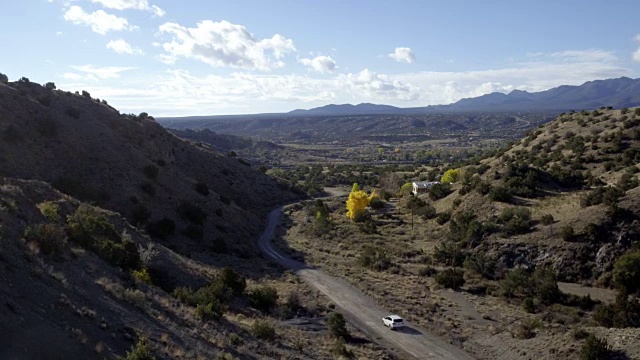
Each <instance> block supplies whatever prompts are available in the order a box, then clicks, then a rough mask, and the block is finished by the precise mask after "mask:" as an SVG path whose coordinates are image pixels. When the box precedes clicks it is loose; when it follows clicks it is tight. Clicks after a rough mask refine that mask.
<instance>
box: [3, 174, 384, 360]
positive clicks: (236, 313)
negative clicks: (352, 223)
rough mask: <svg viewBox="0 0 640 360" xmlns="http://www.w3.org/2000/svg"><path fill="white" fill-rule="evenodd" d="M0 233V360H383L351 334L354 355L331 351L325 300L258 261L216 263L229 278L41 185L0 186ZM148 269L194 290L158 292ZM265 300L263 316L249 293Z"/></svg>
mask: <svg viewBox="0 0 640 360" xmlns="http://www.w3.org/2000/svg"><path fill="white" fill-rule="evenodd" d="M0 224H1V225H0V281H1V282H2V284H4V286H3V287H2V288H1V289H0V301H1V302H2V304H3V306H2V308H1V309H0V321H1V322H2V324H3V326H2V327H0V358H2V359H68V358H82V359H90V358H101V359H103V358H104V359H113V358H117V356H125V355H127V354H129V356H128V357H127V359H151V358H156V359H229V360H231V359H274V358H287V359H307V358H314V359H331V358H333V357H334V354H340V353H347V354H353V355H354V356H358V357H360V358H387V357H386V355H385V352H384V350H383V349H381V348H380V347H378V346H376V345H373V344H371V343H370V342H369V341H368V340H366V339H365V338H363V335H362V334H359V333H358V332H357V331H356V330H355V329H351V328H349V330H350V332H351V334H352V339H354V340H356V341H357V342H355V343H354V344H355V345H347V347H345V345H341V347H340V346H338V345H340V344H339V343H336V342H335V340H333V339H332V337H331V336H330V335H329V333H328V331H327V325H326V319H327V316H328V315H330V314H331V309H329V308H328V307H326V304H328V301H327V300H325V299H322V298H318V296H317V295H316V294H315V293H314V292H313V291H311V290H310V289H309V288H307V287H306V286H305V285H304V284H302V283H300V281H299V280H298V279H297V278H296V277H295V276H293V275H292V274H288V273H283V272H282V271H281V270H280V269H278V268H276V267H271V266H269V265H268V264H267V263H265V262H263V261H262V260H260V259H252V260H243V262H242V265H238V262H237V261H236V262H233V259H232V258H231V257H228V258H227V259H226V261H227V262H229V263H230V264H231V265H236V266H235V268H236V271H229V270H221V269H219V268H215V267H212V266H210V265H208V264H207V263H206V262H200V261H194V260H191V259H189V258H187V257H184V256H182V255H180V254H178V253H175V252H173V251H171V250H169V249H167V248H166V247H164V246H162V245H158V244H156V243H154V241H153V240H152V239H151V238H149V237H148V236H146V235H145V234H143V233H141V232H140V231H139V230H138V229H137V228H135V227H133V226H131V225H130V224H128V223H127V222H126V220H125V219H124V218H122V217H121V216H120V215H119V214H118V213H114V212H111V211H108V210H103V209H100V208H96V207H93V206H91V205H88V204H86V203H82V202H80V201H78V200H76V199H73V198H71V197H69V196H66V195H64V194H61V193H60V192H58V191H56V190H55V189H53V188H51V186H50V185H48V184H46V183H43V182H40V181H33V180H31V181H27V180H12V179H7V178H0ZM151 269H164V270H165V271H166V272H167V273H169V274H174V275H177V274H179V273H183V274H184V275H185V276H191V277H197V278H199V279H201V280H200V282H199V284H198V285H194V286H193V289H197V288H200V287H202V288H201V290H200V291H199V292H197V293H196V294H195V295H189V290H188V289H187V288H186V287H182V288H180V289H182V290H180V291H174V292H166V291H164V290H162V288H161V287H158V286H156V284H157V282H159V281H160V280H161V279H160V278H159V276H160V275H158V274H157V272H153V271H149V272H148V270H151ZM149 273H151V274H150V275H149ZM244 279H246V280H244ZM252 279H258V280H252ZM207 284H209V285H207ZM245 284H246V285H245ZM185 285H186V284H185ZM220 287H222V288H220ZM202 289H205V290H202ZM216 289H217V290H216ZM269 291H271V292H274V293H275V294H277V296H276V297H275V298H272V299H274V300H275V302H274V303H269V304H268V305H269V306H266V305H265V304H266V302H265V301H264V300H263V301H262V302H260V301H259V300H257V299H265V298H269V297H259V296H258V295H256V294H265V293H269ZM298 324H300V325H298ZM143 339H146V340H143ZM142 344H146V345H142ZM136 349H137V350H136ZM336 349H337V350H336ZM133 354H137V355H135V356H134V355H133ZM143 354H149V355H150V357H143V356H141V355H143ZM136 356H138V357H136ZM151 356H152V357H151Z"/></svg>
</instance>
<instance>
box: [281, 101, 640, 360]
mask: <svg viewBox="0 0 640 360" xmlns="http://www.w3.org/2000/svg"><path fill="white" fill-rule="evenodd" d="M638 163H640V109H624V110H613V109H606V108H605V109H599V110H596V111H589V112H586V111H583V112H580V113H571V114H563V115H561V116H559V117H558V118H557V119H555V120H553V121H551V122H550V123H548V124H545V125H543V126H541V127H539V128H538V129H535V130H533V131H532V132H531V133H530V134H528V136H527V137H526V138H524V139H522V140H521V141H519V142H517V143H515V144H512V145H509V146H508V147H506V148H505V149H504V150H502V151H500V152H498V154H497V155H495V156H492V157H490V158H486V159H483V160H478V161H476V162H475V163H473V164H470V165H467V166H464V167H462V168H459V169H457V179H456V178H455V177H454V182H453V183H452V184H450V185H438V186H434V187H432V188H431V190H430V191H429V192H428V193H427V194H421V195H419V196H418V197H417V198H415V197H413V196H410V195H409V194H405V195H403V196H402V198H401V199H399V200H398V199H390V200H389V201H384V200H383V201H382V202H378V204H377V205H376V206H375V207H373V205H372V208H370V209H368V210H367V212H366V213H365V215H362V216H359V217H357V218H356V221H352V220H351V219H348V218H347V217H346V215H345V201H346V196H342V197H334V198H332V199H329V200H326V201H325V202H324V203H321V202H315V203H313V202H309V203H305V204H300V205H295V206H291V207H289V208H288V214H289V218H288V222H287V223H285V226H284V228H283V230H282V239H281V240H279V245H280V246H281V247H282V248H283V249H284V250H285V251H288V252H289V253H290V254H291V255H292V256H294V257H297V258H302V259H304V260H305V261H307V262H308V263H310V264H312V265H315V266H318V267H321V268H323V269H325V270H326V271H328V272H330V273H332V274H335V275H338V276H341V277H344V278H346V279H348V280H349V281H350V282H351V283H352V284H353V285H354V286H356V287H358V288H360V289H361V290H363V291H364V292H366V293H368V294H369V295H371V296H372V297H374V298H375V299H376V300H377V301H378V302H379V303H381V304H384V305H385V306H386V307H387V308H388V309H390V310H391V311H393V312H397V313H399V314H400V315H403V316H405V317H407V318H408V319H410V320H411V321H413V322H414V323H416V324H419V325H420V326H422V327H424V328H427V329H430V330H431V331H433V332H435V333H437V334H439V335H441V336H442V337H444V338H445V339H447V340H449V341H450V342H452V343H454V344H456V345H458V346H460V347H462V348H464V349H466V350H468V351H469V352H471V353H472V354H474V356H476V357H477V358H480V359H508V360H511V359H513V360H515V359H523V360H524V359H549V360H551V359H558V358H560V357H562V358H567V359H594V358H620V359H625V358H632V359H635V358H638V357H639V356H640V347H638V346H637V344H638V343H639V342H638V341H639V339H640V331H638V327H640V301H639V300H638V295H640V294H639V292H638V288H637V286H636V285H634V284H637V281H638V280H637V279H638V278H637V277H633V276H637V275H633V274H638V273H640V272H638V267H639V266H640V261H638V260H637V259H640V255H638V254H640V253H639V252H638V251H637V249H638V248H640V243H639V242H638V239H639V237H638V236H639V235H640V226H639V224H638V220H639V219H640V186H639V185H640V180H639V178H638V172H639V169H638ZM444 170H445V169H441V173H440V175H443V173H444ZM454 173H455V172H454ZM413 175H414V176H415V179H418V178H420V176H424V175H426V174H425V173H420V172H419V171H418V172H416V173H414V174H413ZM385 176H386V175H385ZM398 177H399V178H400V179H402V177H401V176H398ZM381 187H382V186H381ZM366 190H368V191H369V190H371V189H366ZM377 190H378V191H379V192H382V190H381V189H379V188H378V189H377ZM622 259H626V260H625V261H622ZM633 259H636V260H633ZM616 264H618V265H616ZM621 264H626V265H625V266H626V268H624V267H623V266H622V265H621ZM634 264H635V265H634ZM633 266H635V268H634V267H633ZM615 269H618V274H625V273H624V272H623V271H628V272H626V275H624V276H621V275H619V276H618V277H617V278H616V275H615V273H616V272H615V271H614V270H615ZM624 269H627V270H624ZM633 269H636V270H633ZM625 276H627V277H625ZM616 279H618V280H616ZM624 279H636V280H628V281H625V280H624ZM594 336H595V337H594ZM597 339H600V340H597ZM598 341H607V342H608V346H609V350H607V351H605V350H603V349H604V346H603V347H599V346H600V345H602V343H601V342H598ZM599 351H603V352H599ZM604 353H607V354H609V355H606V356H610V357H603V356H605V355H602V354H604ZM598 354H600V355H598ZM589 356H592V357H589ZM593 356H595V357H593Z"/></svg>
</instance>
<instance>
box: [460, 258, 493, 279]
mask: <svg viewBox="0 0 640 360" xmlns="http://www.w3.org/2000/svg"><path fill="white" fill-rule="evenodd" d="M463 266H464V268H465V269H468V270H470V271H473V272H475V273H476V274H478V275H480V276H482V277H483V278H485V279H489V280H493V279H495V277H496V276H495V273H496V262H495V261H494V260H493V259H491V258H490V257H488V256H487V255H485V254H483V253H481V252H478V253H475V254H471V255H469V256H467V258H466V259H465V260H464V263H463Z"/></svg>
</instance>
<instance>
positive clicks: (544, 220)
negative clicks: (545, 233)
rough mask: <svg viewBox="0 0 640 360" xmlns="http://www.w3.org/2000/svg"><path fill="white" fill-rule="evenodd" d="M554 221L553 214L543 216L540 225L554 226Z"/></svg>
mask: <svg viewBox="0 0 640 360" xmlns="http://www.w3.org/2000/svg"><path fill="white" fill-rule="evenodd" d="M554 221H555V220H554V219H553V215H551V214H545V215H542V217H541V218H540V223H541V224H542V225H545V226H546V225H551V224H553V223H554Z"/></svg>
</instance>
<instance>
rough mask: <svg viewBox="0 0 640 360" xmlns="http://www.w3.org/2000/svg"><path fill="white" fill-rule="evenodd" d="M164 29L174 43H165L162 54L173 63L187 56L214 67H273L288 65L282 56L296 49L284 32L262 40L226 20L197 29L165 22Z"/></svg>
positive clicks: (207, 21)
mask: <svg viewBox="0 0 640 360" xmlns="http://www.w3.org/2000/svg"><path fill="white" fill-rule="evenodd" d="M160 32H161V33H166V34H171V35H172V39H171V42H165V43H163V45H162V47H163V48H164V50H165V51H166V54H163V55H161V60H162V61H164V62H165V63H169V64H171V63H175V61H176V60H177V59H178V58H180V57H184V58H189V59H196V60H199V61H202V62H204V63H206V64H209V65H211V66H214V67H223V66H230V67H233V68H241V69H249V70H269V69H273V68H279V67H282V66H284V63H283V62H282V61H281V60H280V59H281V58H282V57H283V56H284V55H285V54H286V53H288V52H291V51H296V48H295V46H294V45H293V40H291V39H287V38H285V37H283V36H282V35H279V34H275V35H273V37H271V38H268V39H262V40H258V39H256V38H255V37H254V36H253V34H251V33H250V32H249V31H248V30H247V29H246V28H245V27H244V26H242V25H236V24H232V23H230V22H228V21H224V20H223V21H220V22H213V21H211V20H205V21H202V22H200V23H198V25H197V27H195V28H187V27H184V26H181V25H179V24H176V23H165V24H163V25H161V26H160Z"/></svg>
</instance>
